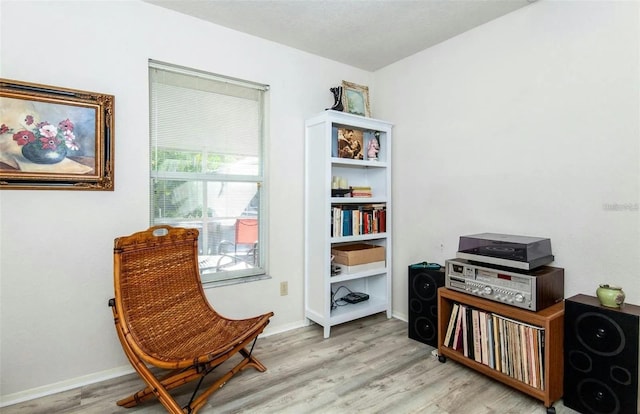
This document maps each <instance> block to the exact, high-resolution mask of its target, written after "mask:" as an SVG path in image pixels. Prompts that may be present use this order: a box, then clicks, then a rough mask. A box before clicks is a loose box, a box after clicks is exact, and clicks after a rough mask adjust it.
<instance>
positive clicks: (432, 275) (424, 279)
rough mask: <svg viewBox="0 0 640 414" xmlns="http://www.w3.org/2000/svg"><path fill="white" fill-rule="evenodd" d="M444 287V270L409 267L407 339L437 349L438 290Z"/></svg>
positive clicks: (419, 265)
mask: <svg viewBox="0 0 640 414" xmlns="http://www.w3.org/2000/svg"><path fill="white" fill-rule="evenodd" d="M442 286H444V268H443V267H440V269H432V268H427V267H426V265H423V264H421V263H418V264H415V265H411V266H409V338H411V339H415V340H416V341H420V342H422V343H424V344H427V345H431V346H433V347H434V348H437V347H438V288H439V287H442Z"/></svg>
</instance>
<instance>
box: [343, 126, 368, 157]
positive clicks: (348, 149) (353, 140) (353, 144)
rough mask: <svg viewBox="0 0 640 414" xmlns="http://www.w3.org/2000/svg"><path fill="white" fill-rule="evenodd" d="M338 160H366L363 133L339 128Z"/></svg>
mask: <svg viewBox="0 0 640 414" xmlns="http://www.w3.org/2000/svg"><path fill="white" fill-rule="evenodd" d="M338 158H350V159H354V160H362V159H364V135H363V133H362V131H360V130H358V129H349V128H338Z"/></svg>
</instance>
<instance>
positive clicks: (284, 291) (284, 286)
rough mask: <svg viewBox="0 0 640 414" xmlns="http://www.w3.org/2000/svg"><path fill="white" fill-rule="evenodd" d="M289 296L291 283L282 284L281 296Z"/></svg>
mask: <svg viewBox="0 0 640 414" xmlns="http://www.w3.org/2000/svg"><path fill="white" fill-rule="evenodd" d="M288 294H289V283H288V282H280V296H287V295H288Z"/></svg>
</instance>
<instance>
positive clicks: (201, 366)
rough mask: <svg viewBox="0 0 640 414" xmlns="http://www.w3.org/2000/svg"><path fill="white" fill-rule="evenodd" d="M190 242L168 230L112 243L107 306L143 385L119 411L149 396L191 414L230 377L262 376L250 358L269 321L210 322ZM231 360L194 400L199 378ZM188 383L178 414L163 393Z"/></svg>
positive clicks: (187, 235)
mask: <svg viewBox="0 0 640 414" xmlns="http://www.w3.org/2000/svg"><path fill="white" fill-rule="evenodd" d="M197 241H198V230H195V229H184V228H176V227H170V226H156V227H151V228H149V229H148V230H146V231H142V232H138V233H134V234H132V235H130V236H126V237H120V238H117V239H116V240H115V248H114V284H115V298H114V299H111V300H110V301H109V305H110V306H111V309H112V311H113V316H114V320H115V325H116V331H117V333H118V337H119V339H120V342H121V343H122V347H123V349H124V352H125V354H126V356H127V358H128V359H129V361H130V362H131V364H132V365H133V367H134V368H135V370H136V371H137V372H138V374H139V375H140V377H141V378H142V379H143V380H144V382H145V383H146V384H147V387H146V388H145V389H143V390H141V391H139V392H137V393H135V394H133V395H132V396H130V397H128V398H125V399H122V400H120V401H118V405H120V406H124V407H134V406H136V405H138V404H139V403H140V402H142V401H145V400H148V399H150V398H153V397H154V396H155V397H157V398H158V400H160V402H161V403H162V404H163V405H164V406H165V408H166V409H167V410H168V411H169V412H170V413H195V412H196V411H197V410H199V409H200V408H201V407H202V406H203V405H204V404H205V403H206V401H207V399H208V398H209V397H210V396H211V394H213V393H214V392H215V391H216V390H218V389H219V388H220V387H222V386H223V385H224V384H225V383H226V382H227V381H228V380H229V379H230V378H231V377H232V376H233V375H235V374H236V373H237V372H239V371H241V370H243V369H244V368H246V367H249V366H251V367H254V368H256V369H257V370H258V371H261V372H264V371H265V370H266V367H265V366H264V365H262V363H260V362H259V361H258V360H257V359H256V358H255V357H254V356H253V355H252V353H251V351H252V350H253V345H255V340H256V339H257V337H258V335H259V334H260V333H262V331H263V330H264V328H265V327H266V326H267V324H268V323H269V318H270V317H271V316H273V313H272V312H269V313H265V314H264V315H260V316H256V317H254V318H249V319H241V320H233V319H227V318H225V317H223V316H221V315H220V314H218V313H217V312H216V311H215V310H214V309H213V308H212V307H211V306H210V304H209V302H208V301H207V298H206V296H205V294H204V290H203V288H202V285H201V282H200V273H199V271H198V246H197ZM252 342H253V344H251V343H252ZM249 345H251V349H250V350H247V347H248V346H249ZM234 355H238V357H239V358H240V357H241V360H240V362H239V363H238V364H236V365H235V366H234V367H233V368H232V369H231V370H230V371H228V372H227V373H225V374H224V375H223V376H222V377H220V378H219V379H217V380H216V381H215V382H214V383H213V384H212V385H210V386H209V387H208V388H207V389H205V390H203V391H202V392H201V393H199V395H198V387H199V386H200V384H201V382H202V380H203V379H204V377H205V375H207V374H209V373H210V372H212V371H213V369H214V368H216V367H217V366H219V365H220V364H222V363H223V362H224V361H226V360H228V359H229V358H231V357H232V356H234ZM159 371H162V373H161V374H158V372H159ZM194 380H199V381H200V382H199V383H198V385H197V387H196V389H195V391H193V395H192V396H191V399H190V401H189V402H188V403H187V404H186V406H185V407H184V408H182V407H180V405H179V404H178V403H177V402H176V401H175V399H174V398H173V397H172V396H171V394H169V391H170V390H172V389H174V388H176V387H178V386H180V385H183V384H186V383H188V382H191V381H194Z"/></svg>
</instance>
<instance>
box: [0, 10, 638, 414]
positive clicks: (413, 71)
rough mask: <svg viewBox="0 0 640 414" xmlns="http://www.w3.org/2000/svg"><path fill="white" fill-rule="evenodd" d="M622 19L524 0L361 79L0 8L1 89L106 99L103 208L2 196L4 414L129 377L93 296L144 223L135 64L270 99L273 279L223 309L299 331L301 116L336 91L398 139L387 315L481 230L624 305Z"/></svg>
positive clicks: (626, 115)
mask: <svg viewBox="0 0 640 414" xmlns="http://www.w3.org/2000/svg"><path fill="white" fill-rule="evenodd" d="M638 20H639V10H638V3H637V2H555V1H550V0H544V1H538V2H536V3H534V4H532V5H530V6H528V7H526V8H524V9H521V10H518V11H516V12H514V13H511V14H509V15H506V16H504V17H502V18H500V19H498V20H496V21H493V22H490V23H488V24H485V25H484V26H482V27H480V28H477V29H475V30H472V31H470V32H467V33H465V34H463V35H460V36H458V37H456V38H454V39H451V40H449V41H447V42H444V43H442V44H440V45H438V46H435V47H432V48H430V49H428V50H426V51H424V52H421V53H419V54H417V55H415V56H413V57H411V58H409V59H405V60H404V61H401V62H398V63H397V64H394V65H392V66H390V67H388V68H385V69H383V70H381V71H379V72H377V73H376V74H373V75H372V74H369V73H366V72H363V71H360V70H357V69H354V68H351V67H348V66H344V65H340V64H337V63H335V62H330V61H327V60H324V59H321V58H318V57H314V56H311V55H308V54H305V53H301V52H297V51H294V50H292V49H288V48H285V47H282V46H278V45H275V44H273V43H270V42H266V41H262V40H259V39H255V38H252V37H250V36H246V35H243V34H240V33H236V32H233V31H230V30H226V29H223V28H220V27H217V26H214V25H211V24H207V23H204V22H202V21H199V20H197V19H193V18H189V17H186V16H183V15H179V14H176V13H172V12H169V11H166V10H162V9H160V8H157V7H154V6H152V5H148V4H146V3H140V2H134V1H127V2H84V1H77V2H71V1H66V2H39V1H21V2H18V1H6V0H0V30H1V32H0V35H1V37H0V42H1V48H0V59H1V60H0V76H2V77H4V78H10V79H19V80H23V81H29V82H35V83H42V84H49V85H56V86H63V87H69V88H75V89H84V90H90V91H96V92H103V93H110V94H114V95H115V96H116V133H115V138H116V154H115V159H116V171H115V173H116V175H115V178H116V190H115V191H114V192H112V193H107V192H104V193H102V192H95V193H94V192H69V191H0V246H1V248H0V329H1V331H0V353H1V355H0V372H1V377H2V378H1V383H0V388H1V389H0V397H2V402H3V403H6V402H7V401H11V400H14V401H15V399H16V398H21V397H25V396H27V397H29V396H33V395H34V393H37V392H48V391H50V390H52V389H59V388H61V387H64V386H73V385H76V384H77V383H78V382H80V381H94V380H97V379H100V378H102V377H105V376H108V375H116V374H118V373H120V372H122V371H123V370H125V369H128V365H127V362H126V361H125V359H124V356H123V354H122V350H121V348H120V345H119V344H118V342H117V339H116V336H115V331H114V329H113V323H112V320H111V316H110V315H111V313H110V310H109V308H108V307H107V300H108V299H109V298H110V297H111V296H112V294H113V293H112V292H113V288H112V264H111V260H112V252H111V249H112V244H113V239H114V238H115V237H117V236H120V235H124V234H130V233H132V232H134V231H137V230H140V229H143V228H145V227H146V226H147V225H148V219H147V215H148V211H147V210H148V202H147V188H148V178H147V174H148V172H147V166H148V164H147V143H148V127H147V116H148V99H147V59H149V58H152V59H157V60H161V61H166V62H170V63H175V64H180V65H184V66H188V67H193V68H197V69H202V70H207V71H211V72H214V73H220V74H223V75H228V76H234V77H239V78H244V79H248V80H253V81H257V82H264V83H268V84H270V85H271V86H272V89H271V142H270V145H269V160H270V165H271V168H270V170H269V174H270V183H271V185H272V188H273V189H274V191H272V192H271V199H270V203H271V214H270V223H269V224H270V227H271V233H270V240H269V242H270V247H271V255H270V261H271V272H270V273H271V275H272V276H273V279H271V280H268V281H262V282H255V283H250V284H246V285H236V286H232V287H226V288H219V289H210V290H208V291H207V293H208V295H209V297H210V298H211V299H212V301H213V303H214V305H215V306H216V308H218V309H219V310H220V311H222V312H223V313H226V314H228V315H229V316H234V315H237V316H243V315H245V314H253V313H257V312H262V311H265V310H274V311H275V312H276V316H275V318H274V319H273V322H272V324H271V325H270V326H269V331H270V332H276V331H279V330H282V329H288V328H291V327H295V326H298V325H299V324H301V323H302V322H303V303H302V301H303V294H302V288H303V287H302V269H303V266H302V240H303V234H302V229H303V226H302V220H303V217H302V210H303V208H302V200H303V196H302V193H303V188H302V186H303V180H302V172H303V164H302V154H303V134H304V131H303V120H304V118H306V117H307V116H309V115H311V114H314V113H316V112H320V111H322V110H323V109H324V108H325V107H327V106H330V104H331V96H330V94H329V92H328V88H329V87H330V86H333V85H336V84H338V83H339V82H340V81H341V80H342V79H346V80H351V81H353V82H356V83H359V84H364V85H370V86H371V93H372V100H373V102H372V107H373V110H374V116H375V117H376V118H381V119H386V120H389V121H391V122H393V123H394V124H395V130H394V131H395V135H394V139H395V143H394V158H395V160H394V161H395V164H394V169H393V173H394V183H395V192H394V214H395V217H394V226H395V228H394V245H395V246H394V271H395V281H394V298H393V306H394V313H395V314H398V315H400V316H406V312H407V301H406V291H407V286H406V273H407V265H409V264H411V263H414V262H417V261H422V260H430V261H436V262H441V263H442V262H444V260H445V259H447V258H450V257H453V256H454V254H455V251H456V249H457V242H458V237H459V236H460V235H463V234H471V233H476V232H484V231H495V232H503V233H512V234H526V235H536V236H545V237H550V238H551V240H552V244H553V250H554V253H555V255H556V261H555V263H554V264H555V265H557V266H561V267H564V268H565V269H566V283H565V295H566V296H570V295H573V294H575V293H592V292H594V290H595V288H596V287H597V284H598V283H601V282H610V283H617V284H620V285H622V286H623V287H624V288H625V291H626V292H627V295H628V299H629V301H630V302H631V303H636V304H640V287H639V285H638V284H637V282H636V277H637V275H638V269H640V257H639V253H638V252H639V251H640V240H639V239H640V235H639V232H640V230H639V229H640V223H639V218H638V214H639V212H638V210H637V208H636V209H635V210H624V211H607V210H605V209H604V207H603V206H604V204H613V203H619V204H630V205H637V203H638V202H639V201H640V196H639V192H640V188H639V187H640V183H639V180H638V177H639V176H640V171H639V168H640V162H639V158H640V148H639V147H640V139H639V136H640V127H639V121H638V119H639V105H638V96H639V94H638V88H639V87H640V81H639V79H638V77H639V76H640V75H639V73H640V70H639V63H638V62H639V46H638V42H639V40H638V39H639V32H638V27H639V24H638ZM25 24H26V26H25ZM25 27H27V28H33V27H53V28H54V29H52V30H48V31H46V36H43V34H42V31H39V30H28V29H25ZM43 39H46V42H44V41H43ZM296 154H299V156H296ZM284 280H287V281H288V282H289V295H288V296H285V297H280V296H279V288H278V286H279V283H280V281H284ZM237 293H241V295H238V294H237ZM34 373H37V374H35V375H34Z"/></svg>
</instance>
